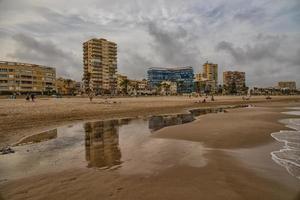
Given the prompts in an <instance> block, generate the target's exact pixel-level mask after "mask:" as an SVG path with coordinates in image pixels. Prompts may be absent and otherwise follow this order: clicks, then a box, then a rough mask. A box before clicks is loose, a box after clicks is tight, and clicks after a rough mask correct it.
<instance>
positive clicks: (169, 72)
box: [147, 67, 194, 93]
mask: <svg viewBox="0 0 300 200" xmlns="http://www.w3.org/2000/svg"><path fill="white" fill-rule="evenodd" d="M147 73H148V82H149V86H150V87H151V88H155V87H159V85H160V84H161V82H163V81H171V82H175V83H176V84H177V93H191V92H193V91H194V83H193V80H194V70H193V68H192V67H178V68H150V69H149V70H148V71H147Z"/></svg>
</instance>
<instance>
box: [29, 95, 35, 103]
mask: <svg viewBox="0 0 300 200" xmlns="http://www.w3.org/2000/svg"><path fill="white" fill-rule="evenodd" d="M30 97H31V101H32V102H34V99H35V95H34V94H33V93H32V94H31V95H30Z"/></svg>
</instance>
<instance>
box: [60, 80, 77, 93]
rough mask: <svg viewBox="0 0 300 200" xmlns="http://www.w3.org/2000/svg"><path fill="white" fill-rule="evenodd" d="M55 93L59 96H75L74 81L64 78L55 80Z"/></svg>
mask: <svg viewBox="0 0 300 200" xmlns="http://www.w3.org/2000/svg"><path fill="white" fill-rule="evenodd" d="M56 91H57V93H58V94H61V95H75V94H76V93H77V92H76V81H74V80H71V79H65V78H58V79H56Z"/></svg>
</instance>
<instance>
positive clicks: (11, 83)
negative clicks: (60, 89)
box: [0, 61, 56, 94]
mask: <svg viewBox="0 0 300 200" xmlns="http://www.w3.org/2000/svg"><path fill="white" fill-rule="evenodd" d="M55 80H56V71H55V68H52V67H46V66H41V65H36V64H28V63H20V62H7V61H0V93H2V94H6V93H20V94H25V93H39V94H44V93H50V92H53V91H55V90H56V88H55Z"/></svg>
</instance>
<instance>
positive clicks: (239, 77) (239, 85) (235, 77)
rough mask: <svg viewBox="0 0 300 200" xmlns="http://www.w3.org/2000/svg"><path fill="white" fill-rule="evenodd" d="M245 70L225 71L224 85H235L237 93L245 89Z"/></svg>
mask: <svg viewBox="0 0 300 200" xmlns="http://www.w3.org/2000/svg"><path fill="white" fill-rule="evenodd" d="M245 77H246V76H245V72H239V71H225V72H223V85H224V87H225V88H230V87H233V85H234V87H235V88H234V89H235V90H236V92H237V93H241V92H242V91H244V90H245V86H246V78H245Z"/></svg>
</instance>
